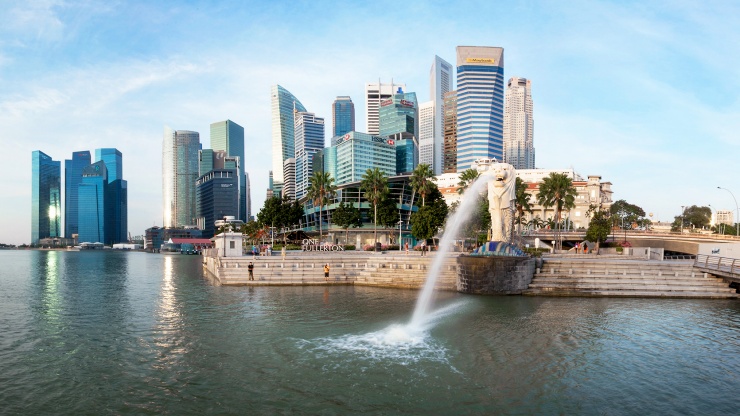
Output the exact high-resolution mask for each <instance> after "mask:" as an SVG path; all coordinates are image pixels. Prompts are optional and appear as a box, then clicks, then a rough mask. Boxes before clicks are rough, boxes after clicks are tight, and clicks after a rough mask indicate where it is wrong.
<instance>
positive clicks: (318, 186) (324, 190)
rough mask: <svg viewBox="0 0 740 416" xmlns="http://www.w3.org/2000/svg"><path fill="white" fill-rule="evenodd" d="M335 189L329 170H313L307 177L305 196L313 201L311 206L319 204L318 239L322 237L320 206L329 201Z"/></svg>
mask: <svg viewBox="0 0 740 416" xmlns="http://www.w3.org/2000/svg"><path fill="white" fill-rule="evenodd" d="M336 191H337V186H336V185H334V178H332V177H331V174H330V173H329V172H314V173H313V176H311V178H310V179H309V185H308V190H307V192H306V196H307V197H308V198H309V199H310V200H311V201H313V206H314V207H315V206H316V205H318V206H319V241H321V239H322V229H321V208H322V207H323V206H324V205H326V204H328V203H329V198H330V197H333V196H334V194H335V193H336Z"/></svg>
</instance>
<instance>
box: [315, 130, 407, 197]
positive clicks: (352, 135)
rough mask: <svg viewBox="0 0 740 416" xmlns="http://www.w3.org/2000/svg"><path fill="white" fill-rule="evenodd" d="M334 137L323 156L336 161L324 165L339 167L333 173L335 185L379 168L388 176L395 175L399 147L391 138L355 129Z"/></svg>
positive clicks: (359, 178)
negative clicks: (397, 147)
mask: <svg viewBox="0 0 740 416" xmlns="http://www.w3.org/2000/svg"><path fill="white" fill-rule="evenodd" d="M335 139H336V140H334V141H333V142H332V147H331V148H330V149H326V150H325V154H324V155H325V157H327V159H328V160H331V159H334V160H335V161H336V162H335V163H331V162H327V161H325V162H324V166H326V165H327V164H329V165H332V164H333V165H334V166H336V175H332V177H333V178H336V180H335V182H334V183H335V184H336V185H341V184H343V183H347V182H356V181H360V180H362V175H364V174H365V172H367V170H368V169H374V168H378V169H380V171H381V172H383V173H384V174H386V175H388V176H393V175H395V172H396V146H395V144H394V141H393V140H392V139H386V138H384V137H380V136H371V135H369V134H365V133H359V132H356V131H351V132H349V133H346V134H345V135H344V136H341V137H336V138H335Z"/></svg>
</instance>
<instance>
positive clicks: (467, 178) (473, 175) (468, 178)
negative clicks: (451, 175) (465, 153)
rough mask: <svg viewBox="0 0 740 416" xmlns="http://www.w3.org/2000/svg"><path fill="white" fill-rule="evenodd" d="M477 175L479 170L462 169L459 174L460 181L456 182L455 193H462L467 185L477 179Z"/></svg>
mask: <svg viewBox="0 0 740 416" xmlns="http://www.w3.org/2000/svg"><path fill="white" fill-rule="evenodd" d="M479 176H480V172H478V171H477V170H475V169H467V170H464V171H463V172H462V173H461V174H460V182H458V184H457V186H458V188H457V193H459V194H462V193H463V192H465V190H466V189H468V186H470V185H471V184H472V183H473V182H475V180H476V179H478V177H479Z"/></svg>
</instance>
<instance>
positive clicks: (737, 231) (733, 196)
mask: <svg viewBox="0 0 740 416" xmlns="http://www.w3.org/2000/svg"><path fill="white" fill-rule="evenodd" d="M717 189H724V190H725V191H727V192H729V193H730V195H732V199H733V200H735V218H734V219H735V221H733V222H734V223H735V236H740V227H739V226H738V218H740V215H738V212H740V210H738V208H737V199H735V194H733V193H732V191H730V190H729V189H727V188H723V187H721V186H718V187H717Z"/></svg>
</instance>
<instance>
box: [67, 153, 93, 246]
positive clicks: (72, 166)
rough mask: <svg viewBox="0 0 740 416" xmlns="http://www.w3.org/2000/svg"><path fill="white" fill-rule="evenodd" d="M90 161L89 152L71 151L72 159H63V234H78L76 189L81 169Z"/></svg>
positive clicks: (79, 181) (80, 180)
mask: <svg viewBox="0 0 740 416" xmlns="http://www.w3.org/2000/svg"><path fill="white" fill-rule="evenodd" d="M90 163H92V158H91V156H90V152H89V151H87V150H85V151H81V152H73V153H72V159H67V160H65V161H64V236H65V237H66V238H72V235H74V234H79V230H78V225H79V223H78V222H77V216H78V213H79V196H78V193H77V189H78V188H79V186H80V183H82V169H84V168H85V167H86V166H88V165H90Z"/></svg>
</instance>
